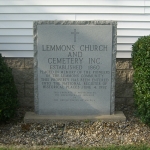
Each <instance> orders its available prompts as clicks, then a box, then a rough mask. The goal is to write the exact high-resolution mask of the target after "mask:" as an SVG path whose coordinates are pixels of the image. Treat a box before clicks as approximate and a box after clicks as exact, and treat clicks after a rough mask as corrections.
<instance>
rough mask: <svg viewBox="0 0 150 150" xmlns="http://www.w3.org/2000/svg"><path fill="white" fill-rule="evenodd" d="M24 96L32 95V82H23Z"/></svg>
mask: <svg viewBox="0 0 150 150" xmlns="http://www.w3.org/2000/svg"><path fill="white" fill-rule="evenodd" d="M25 97H32V98H33V97H34V85H33V84H27V83H26V84H25Z"/></svg>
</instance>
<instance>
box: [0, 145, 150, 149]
mask: <svg viewBox="0 0 150 150" xmlns="http://www.w3.org/2000/svg"><path fill="white" fill-rule="evenodd" d="M36 149H37V150H150V146H147V145H137V146H133V145H128V146H108V147H91V148H90V147H89V148H88V147H87V148H85V147H77V148H69V147H30V148H23V147H14V146H12V147H0V150H36Z"/></svg>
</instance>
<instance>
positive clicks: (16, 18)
mask: <svg viewBox="0 0 150 150" xmlns="http://www.w3.org/2000/svg"><path fill="white" fill-rule="evenodd" d="M34 20H115V21H117V22H118V29H117V58H131V49H132V44H133V43H134V42H135V41H136V40H137V39H138V37H140V36H144V35H149V34H150V0H55V1H54V0H0V53H2V55H3V56H5V57H33V27H32V26H33V21H34Z"/></svg>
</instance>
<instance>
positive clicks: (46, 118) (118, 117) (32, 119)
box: [24, 111, 126, 123]
mask: <svg viewBox="0 0 150 150" xmlns="http://www.w3.org/2000/svg"><path fill="white" fill-rule="evenodd" d="M79 120H83V121H85V120H100V121H106V122H109V121H111V122H112V121H113V122H117V121H122V122H123V121H126V117H125V115H124V114H123V112H122V111H116V112H115V114H113V115H100V116H52V115H38V114H36V113H34V112H26V114H25V117H24V122H25V123H49V122H67V121H79Z"/></svg>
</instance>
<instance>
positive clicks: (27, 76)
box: [12, 68, 33, 83]
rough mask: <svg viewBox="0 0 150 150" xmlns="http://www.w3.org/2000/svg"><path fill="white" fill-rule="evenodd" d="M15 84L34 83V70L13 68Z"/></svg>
mask: <svg viewBox="0 0 150 150" xmlns="http://www.w3.org/2000/svg"><path fill="white" fill-rule="evenodd" d="M12 73H13V75H14V80H15V83H33V69H20V68H13V69H12Z"/></svg>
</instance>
